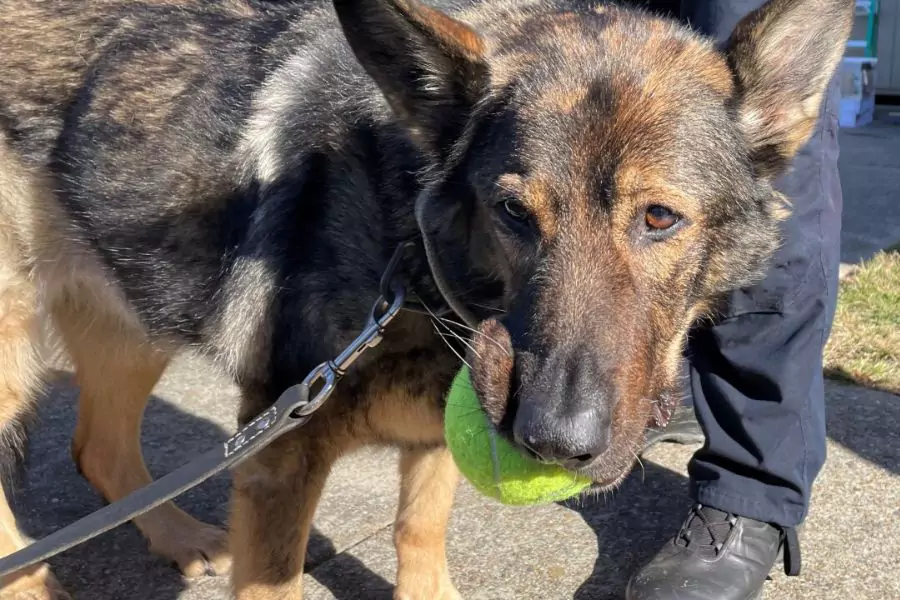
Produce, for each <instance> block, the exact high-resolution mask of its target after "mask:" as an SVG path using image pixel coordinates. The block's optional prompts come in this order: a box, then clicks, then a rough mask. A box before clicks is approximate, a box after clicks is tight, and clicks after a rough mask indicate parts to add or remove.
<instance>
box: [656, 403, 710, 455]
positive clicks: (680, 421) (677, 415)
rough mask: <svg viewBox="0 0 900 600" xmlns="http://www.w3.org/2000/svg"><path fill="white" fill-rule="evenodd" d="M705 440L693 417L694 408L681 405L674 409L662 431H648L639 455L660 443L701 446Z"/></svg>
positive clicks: (698, 424) (695, 418)
mask: <svg viewBox="0 0 900 600" xmlns="http://www.w3.org/2000/svg"><path fill="white" fill-rule="evenodd" d="M704 440H705V438H704V437H703V430H702V429H700V423H698V422H697V417H696V416H694V407H693V406H685V405H683V404H682V405H681V406H679V407H678V408H676V409H675V412H674V413H673V414H672V418H671V419H669V423H668V425H666V427H665V428H664V429H650V430H648V431H647V433H646V435H645V436H644V447H643V448H642V449H641V454H642V455H643V454H644V452H646V451H647V450H649V449H650V448H652V447H653V446H655V445H656V444H658V443H660V442H673V443H676V444H702V443H703V442H704Z"/></svg>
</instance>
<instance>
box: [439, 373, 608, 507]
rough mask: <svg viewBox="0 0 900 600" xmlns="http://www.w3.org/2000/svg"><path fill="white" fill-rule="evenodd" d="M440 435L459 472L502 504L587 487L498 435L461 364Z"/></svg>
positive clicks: (552, 497)
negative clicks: (445, 441)
mask: <svg viewBox="0 0 900 600" xmlns="http://www.w3.org/2000/svg"><path fill="white" fill-rule="evenodd" d="M444 435H445V437H446V440H447V446H448V447H449V448H450V452H451V453H452V454H453V459H454V460H455V461H456V466H457V467H458V468H459V470H460V472H461V473H462V474H463V476H465V478H466V479H467V480H468V481H469V483H471V484H472V485H473V486H474V487H475V489H477V490H478V491H479V492H481V493H482V494H484V495H486V496H489V497H491V498H494V499H495V500H499V501H500V502H502V503H503V504H510V505H517V506H527V505H534V504H547V503H550V502H558V501H562V500H566V499H568V498H571V497H572V496H575V495H577V494H578V493H580V492H582V491H584V490H585V489H586V488H587V487H588V486H590V485H591V480H590V479H588V478H586V477H583V476H580V475H577V474H575V473H573V472H571V471H566V470H565V469H563V468H562V467H558V466H556V465H550V464H546V463H542V462H539V461H537V460H534V459H533V458H530V457H528V456H525V454H523V453H522V452H520V451H519V450H517V449H516V448H515V447H514V446H513V445H512V444H510V443H509V442H507V441H506V440H505V439H504V438H503V437H502V436H500V435H498V434H497V433H496V432H495V431H494V428H493V426H492V425H491V424H490V422H489V421H488V418H487V415H485V414H484V411H482V409H481V404H480V403H479V402H478V396H477V395H476V394H475V390H474V388H473V387H472V382H471V380H470V378H469V369H468V368H466V367H463V368H462V369H460V371H459V373H457V374H456V377H455V378H454V380H453V384H452V385H451V386H450V392H449V394H448V395H447V408H446V411H445V413H444Z"/></svg>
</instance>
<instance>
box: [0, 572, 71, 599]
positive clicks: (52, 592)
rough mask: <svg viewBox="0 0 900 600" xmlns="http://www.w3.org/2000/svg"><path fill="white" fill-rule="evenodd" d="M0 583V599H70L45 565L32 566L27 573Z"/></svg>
mask: <svg viewBox="0 0 900 600" xmlns="http://www.w3.org/2000/svg"><path fill="white" fill-rule="evenodd" d="M0 585H2V588H0V600H72V596H70V595H69V594H68V593H67V592H66V590H64V589H63V587H62V586H61V585H60V584H59V582H58V581H57V580H56V577H54V576H53V573H51V572H50V567H48V566H47V565H38V566H37V567H32V570H31V572H30V573H28V574H27V575H20V576H18V577H11V578H10V579H9V580H8V581H7V582H5V583H3V584H0Z"/></svg>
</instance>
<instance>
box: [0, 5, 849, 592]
mask: <svg viewBox="0 0 900 600" xmlns="http://www.w3.org/2000/svg"><path fill="white" fill-rule="evenodd" d="M853 6H854V3H853V0H771V1H769V2H768V3H767V4H765V5H764V6H763V7H762V8H760V9H759V10H758V11H756V12H754V13H753V14H751V15H749V16H747V17H746V18H745V19H743V21H742V22H741V23H740V24H739V25H738V27H737V29H736V30H735V32H734V34H733V35H732V36H731V38H730V39H729V40H728V41H727V42H725V43H722V44H717V43H715V42H713V41H712V40H707V39H704V38H702V37H700V36H699V35H697V34H695V33H693V32H692V31H690V30H689V29H688V28H687V27H684V26H682V25H679V24H677V23H676V22H675V21H670V20H667V19H665V18H662V17H657V16H653V15H651V14H649V13H647V12H643V11H641V10H638V9H634V8H627V7H618V6H611V5H596V6H594V5H590V4H588V3H587V2H586V1H582V0H481V1H479V2H477V3H467V4H465V5H462V4H459V5H456V4H454V5H450V4H447V5H444V6H443V7H441V8H440V9H439V8H434V7H432V6H429V5H426V4H424V3H422V2H420V1H419V0H334V2H333V3H327V2H325V1H324V0H303V1H297V2H263V1H260V0H144V1H131V0H30V1H28V2H18V1H15V0H2V1H0V31H2V34H0V419H2V426H3V431H4V439H5V442H6V447H7V454H9V455H11V456H12V455H15V454H16V453H17V452H18V450H17V448H18V446H17V445H16V444H17V443H18V442H19V441H20V439H21V438H22V437H23V436H22V433H21V432H22V431H23V427H22V425H23V424H24V423H26V422H27V421H28V418H27V417H28V415H29V414H30V412H31V408H32V406H33V404H34V403H35V402H36V401H37V399H38V397H39V396H40V383H41V381H42V375H43V372H44V368H43V367H42V361H41V356H42V352H43V350H42V347H43V346H45V345H46V344H45V343H44V341H43V339H44V337H45V336H44V334H43V332H44V331H46V330H50V331H51V333H52V334H53V337H55V338H57V339H59V340H61V343H62V344H63V346H64V348H65V350H66V352H67V353H68V355H69V356H70V357H71V360H72V363H73V364H74V368H75V374H76V380H77V382H78V384H79V386H80V404H79V409H78V422H77V426H76V429H75V432H74V440H73V443H72V454H73V456H74V460H75V462H76V463H77V465H78V467H79V468H80V470H81V472H82V473H83V474H84V476H85V477H86V478H87V479H88V480H89V481H90V482H91V483H92V484H93V485H94V486H95V487H96V488H97V489H98V490H99V491H100V492H101V493H102V494H103V496H104V497H105V498H106V499H108V500H109V501H115V500H117V499H120V498H122V497H123V496H125V495H127V494H128V493H130V492H132V491H134V490H135V489H137V488H139V487H141V486H143V485H145V484H147V483H148V482H149V481H150V476H149V475H148V473H147V470H146V468H145V467H144V463H143V459H142V456H141V449H140V440H139V431H140V426H141V418H142V413H143V410H144V405H145V402H146V400H147V397H148V394H149V393H150V391H151V389H152V388H153V387H154V384H155V383H156V382H157V380H158V378H159V377H160V375H161V373H162V372H163V370H164V369H165V367H166V364H167V363H168V362H169V360H170V358H171V357H172V356H173V355H174V354H175V353H176V352H178V351H182V350H185V349H188V350H192V351H195V352H199V353H201V354H203V355H206V356H209V357H211V358H212V360H213V361H214V362H215V363H217V364H218V365H219V366H220V367H221V368H222V369H223V370H224V371H225V372H227V373H228V374H229V375H230V376H231V377H233V379H234V381H235V382H236V383H237V384H238V385H239V387H240V388H241V390H242V408H241V411H240V419H241V421H242V422H246V421H247V420H249V419H251V418H252V417H253V416H254V415H255V414H257V413H259V412H260V411H261V410H262V409H263V408H264V407H267V406H268V405H269V404H270V403H271V402H272V401H273V400H274V399H275V398H276V397H277V396H278V395H279V394H280V393H281V392H282V391H283V390H284V389H285V388H287V387H288V386H290V385H292V384H295V383H297V382H299V381H300V380H302V379H303V378H304V377H305V376H306V375H307V373H308V372H309V371H310V370H311V369H312V368H313V367H314V366H315V365H317V364H319V363H320V362H322V361H324V360H328V359H330V358H333V357H334V356H335V355H336V354H338V353H339V352H340V351H341V350H342V349H343V348H344V346H345V345H346V344H348V343H349V342H350V341H351V340H352V339H353V338H354V337H355V336H356V335H357V333H358V332H359V331H360V330H361V329H362V327H363V325H364V323H365V320H366V318H367V317H368V314H369V309H370V307H371V306H372V304H373V302H374V301H375V299H376V298H377V297H378V290H379V278H380V276H381V274H382V271H383V270H384V268H385V266H386V263H387V262H388V260H389V259H390V257H391V256H392V255H393V253H394V251H395V249H396V248H397V246H398V245H399V244H401V243H403V242H406V241H408V240H413V241H414V245H413V247H412V250H410V251H409V252H408V253H407V255H406V256H405V257H404V259H403V261H402V263H401V267H400V271H399V273H400V277H401V278H402V279H403V281H405V283H406V285H407V286H408V287H409V289H411V290H414V291H415V293H416V294H417V296H418V297H419V298H420V299H421V300H422V303H424V304H425V305H426V306H429V307H430V308H432V309H433V310H435V311H438V310H440V309H441V308H442V307H443V308H447V307H451V308H453V309H455V311H456V312H458V313H460V315H465V316H466V317H467V319H468V322H471V323H473V324H474V325H475V326H474V327H472V328H471V330H468V329H465V328H464V327H461V326H458V325H456V324H450V323H447V322H446V321H443V320H440V319H435V320H433V321H432V320H431V319H430V318H429V317H428V316H427V315H423V314H421V313H418V312H404V313H402V315H401V316H400V317H398V319H397V320H395V321H394V323H393V324H392V325H391V327H390V328H389V329H388V330H387V332H386V338H385V340H384V342H383V343H382V344H381V345H380V346H378V347H377V348H376V349H373V350H371V351H370V352H368V353H366V354H365V355H364V356H363V358H362V359H361V360H360V361H359V362H357V363H356V364H355V365H354V366H353V368H352V370H351V371H350V372H349V373H348V374H347V376H346V378H345V379H344V380H343V381H342V382H341V384H340V386H339V387H338V389H337V392H336V394H335V395H334V396H333V397H332V399H331V400H330V401H329V403H328V404H327V405H325V407H324V408H323V409H322V410H321V411H319V412H318V413H316V415H315V416H314V418H313V419H312V420H311V422H310V423H309V424H308V425H307V426H306V427H304V428H302V429H301V430H299V431H298V432H295V433H294V434H291V435H288V436H285V437H284V438H281V439H280V440H279V441H277V442H276V443H274V444H273V445H272V446H270V447H268V448H267V449H265V450H264V451H262V452H261V453H260V454H258V455H256V456H255V457H254V458H252V459H250V460H248V461H246V462H245V463H242V464H241V465H240V466H239V467H238V468H237V469H236V471H235V473H234V485H233V495H232V500H231V509H230V510H231V512H230V519H229V533H228V535H227V536H226V535H225V534H224V533H223V532H220V531H219V530H218V529H216V528H214V527H212V526H210V525H207V524H203V523H200V522H198V521H196V520H194V519H193V518H192V517H190V516H188V515H187V514H186V513H184V512H182V511H181V510H180V509H178V508H176V506H174V505H173V504H171V503H170V504H166V505H164V506H161V507H159V508H158V509H155V510H153V511H152V512H150V513H148V514H146V515H144V516H142V517H140V518H137V519H136V520H135V524H136V525H137V527H138V528H139V529H140V530H141V531H142V532H143V534H144V535H145V536H146V537H147V539H148V540H149V544H150V547H151V549H152V550H154V551H155V552H158V553H160V554H162V555H164V556H166V557H168V558H169V559H171V560H172V561H174V562H175V563H177V564H178V565H179V566H180V568H181V569H182V570H183V572H184V573H186V574H187V575H190V576H196V575H201V574H204V573H209V572H216V573H223V572H226V571H228V570H229V569H232V571H233V574H232V578H233V586H234V590H235V594H236V597H237V598H239V599H240V600H250V599H252V600H269V599H272V600H274V599H276V598H277V599H282V600H283V599H289V598H290V599H296V598H300V597H301V595H302V591H301V578H302V571H303V561H304V554H305V549H306V544H307V538H308V534H309V530H310V523H311V520H312V518H313V513H314V510H315V508H316V503H317V501H318V499H319V496H320V493H321V491H322V487H323V485H324V484H325V481H326V478H327V477H328V474H329V470H330V468H331V466H332V464H333V462H334V461H335V459H337V458H338V457H339V456H340V455H342V454H344V453H347V452H350V451H352V450H354V449H356V448H359V447H361V446H364V445H369V444H391V445H396V446H398V447H399V448H400V455H401V458H400V471H401V479H402V484H401V490H400V501H399V509H398V512H397V518H396V526H395V536H394V541H395V545H396V549H397V553H398V571H397V582H396V584H397V586H396V593H395V597H397V598H407V599H422V600H425V599H427V600H441V599H444V600H446V599H452V598H458V597H459V595H458V593H457V592H456V591H455V589H454V587H453V585H452V583H451V581H450V577H449V574H448V571H447V566H446V559H445V550H444V549H445V542H444V539H445V532H446V528H447V520H448V514H449V512H450V509H451V504H452V499H453V495H454V489H455V486H456V483H457V477H458V475H457V472H456V469H455V465H454V463H453V460H452V457H451V456H449V454H448V452H447V450H446V449H445V447H444V446H443V428H442V413H443V410H442V405H443V402H444V397H445V393H446V391H447V388H448V386H449V385H450V382H451V380H452V377H453V375H454V374H455V372H456V371H457V370H458V368H459V367H460V364H461V363H460V358H458V357H457V356H456V355H455V353H457V352H459V353H460V354H461V355H462V356H461V357H462V358H465V359H466V360H467V361H468V362H469V363H470V364H471V369H472V374H473V382H474V386H475V388H476V391H477V392H478V395H479V397H480V399H481V402H482V405H483V407H484V409H485V412H486V413H487V415H488V416H489V418H490V420H491V421H492V422H493V424H494V426H495V427H496V429H497V430H498V431H499V432H500V433H501V434H502V435H504V436H506V437H507V438H508V439H510V440H512V441H513V442H514V443H516V444H518V445H519V446H520V447H521V448H522V449H523V451H526V452H530V453H532V454H534V455H536V456H538V457H539V458H541V459H542V460H545V461H551V462H556V463H560V464H562V465H564V466H566V467H567V468H569V469H572V470H577V471H579V472H581V473H584V474H587V475H590V476H591V477H592V478H593V479H594V480H595V481H596V485H597V487H598V488H604V489H608V488H612V487H613V486H615V485H616V484H617V483H618V482H620V481H621V480H622V479H623V478H624V477H625V476H626V474H627V473H628V472H629V471H630V469H631V468H632V466H633V463H634V460H635V452H636V451H637V450H638V449H639V447H640V444H641V441H642V439H643V435H644V433H645V430H646V428H647V427H648V426H662V425H664V423H665V422H666V420H667V418H668V414H669V413H670V412H671V410H672V407H673V406H674V400H673V399H674V398H675V397H676V396H677V395H678V391H679V389H678V388H679V377H678V373H679V362H680V356H681V353H682V347H683V344H684V342H685V339H686V336H687V333H688V330H689V328H690V327H691V326H692V324H694V323H695V322H697V321H698V320H699V319H701V318H703V317H704V316H706V315H710V314H714V313H715V311H716V307H717V306H719V302H720V301H721V298H722V297H723V295H724V294H725V293H726V292H728V291H729V290H733V289H735V288H739V287H740V286H744V285H747V284H748V283H750V282H752V281H755V280H756V279H757V278H758V277H760V276H761V274H762V273H763V272H764V270H765V268H766V263H767V260H768V258H769V257H770V255H771V254H772V252H773V251H774V249H775V248H776V247H777V245H778V243H779V236H778V231H779V220H780V219H782V218H784V216H785V215H786V214H787V213H788V212H789V208H788V207H789V204H788V203H787V202H786V200H785V199H784V198H782V197H781V196H780V195H779V194H777V193H776V192H775V191H773V186H772V181H773V179H774V178H775V177H776V176H778V175H779V174H780V173H782V172H783V171H784V170H785V169H786V168H787V166H788V165H789V163H790V161H791V158H792V156H793V155H794V154H795V153H796V151H797V150H798V149H799V148H800V147H801V146H802V145H803V144H804V143H805V141H806V140H807V138H808V137H809V136H810V134H811V131H812V130H813V128H814V124H815V123H816V119H817V118H818V114H819V111H820V106H821V103H822V99H823V95H824V91H825V89H826V86H827V84H828V82H829V81H830V80H831V78H832V76H833V74H834V72H835V70H836V67H837V64H838V61H839V59H840V57H841V55H842V52H843V48H844V46H845V42H846V39H847V38H848V36H849V31H850V25H851V20H852V13H853ZM450 320H451V321H453V322H454V323H455V322H456V321H455V320H454V319H450ZM435 326H436V327H437V330H436V328H435ZM451 331H452V332H453V333H454V334H455V335H453V336H451V335H450V332H451ZM441 333H443V334H444V336H442V335H441ZM442 337H452V343H451V344H450V345H448V344H447V343H445V340H444V339H442ZM7 487H8V486H7ZM0 521H2V527H0V552H2V553H3V554H8V553H10V552H12V551H14V550H16V549H18V548H21V547H22V546H23V545H24V544H25V543H26V542H25V540H24V539H23V536H22V534H20V533H18V531H17V528H16V524H15V519H14V517H13V515H12V513H11V511H10V509H9V507H8V505H7V502H6V498H5V496H4V499H3V502H2V503H0ZM232 561H233V565H232ZM2 585H3V589H2V593H0V596H2V597H3V598H16V599H24V598H29V599H36V598H41V599H45V598H62V597H65V592H64V591H62V589H61V588H60V586H59V585H58V583H57V582H56V580H55V579H54V578H53V576H52V574H51V572H50V570H49V569H48V568H47V566H46V565H41V566H39V567H36V568H32V569H29V570H27V571H25V572H22V573H18V574H16V575H15V576H11V577H8V578H7V579H6V580H5V581H3V583H2Z"/></svg>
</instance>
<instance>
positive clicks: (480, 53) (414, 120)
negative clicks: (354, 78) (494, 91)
mask: <svg viewBox="0 0 900 600" xmlns="http://www.w3.org/2000/svg"><path fill="white" fill-rule="evenodd" d="M334 6H335V10H336V11H337V15H338V18H339V20H340V22H341V26H342V28H343V30H344V35H345V36H346V38H347V41H348V42H349V44H350V47H351V48H352V49H353V52H354V54H355V55H356V57H357V59H358V60H359V62H360V63H362V66H363V67H364V68H365V70H366V72H368V74H369V76H371V77H372V78H373V79H374V80H375V82H376V83H377V84H378V86H379V87H380V88H381V90H382V92H383V93H384V96H385V98H387V101H388V103H389V104H390V106H391V108H392V109H393V110H394V112H395V113H396V114H397V115H398V117H399V118H400V119H401V121H402V122H404V124H405V125H406V126H407V127H408V129H409V130H410V132H411V133H412V134H413V137H414V139H415V140H416V141H417V142H418V143H419V144H420V145H421V146H422V147H423V149H424V150H426V151H427V152H429V153H431V154H433V155H435V156H436V157H438V158H442V157H444V156H445V155H446V153H447V151H448V149H449V147H450V146H451V145H452V143H453V142H454V141H455V140H456V139H457V137H458V136H459V135H460V133H461V131H462V128H463V127H464V126H465V123H466V120H467V118H468V117H469V115H470V112H471V108H472V106H473V104H474V103H475V102H476V100H477V99H478V97H479V96H480V95H481V93H482V91H483V89H484V85H485V83H486V81H487V66H486V64H485V60H484V52H485V44H484V41H483V40H482V38H481V37H480V36H479V35H478V34H477V33H476V32H475V31H474V30H473V29H472V28H471V27H469V26H468V25H466V24H465V23H462V22H461V21H458V20H456V19H453V18H451V17H449V16H448V15H446V14H444V13H442V12H440V11H438V10H435V9H433V8H430V7H428V6H425V5H424V4H422V3H420V2H418V1H417V0H334Z"/></svg>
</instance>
